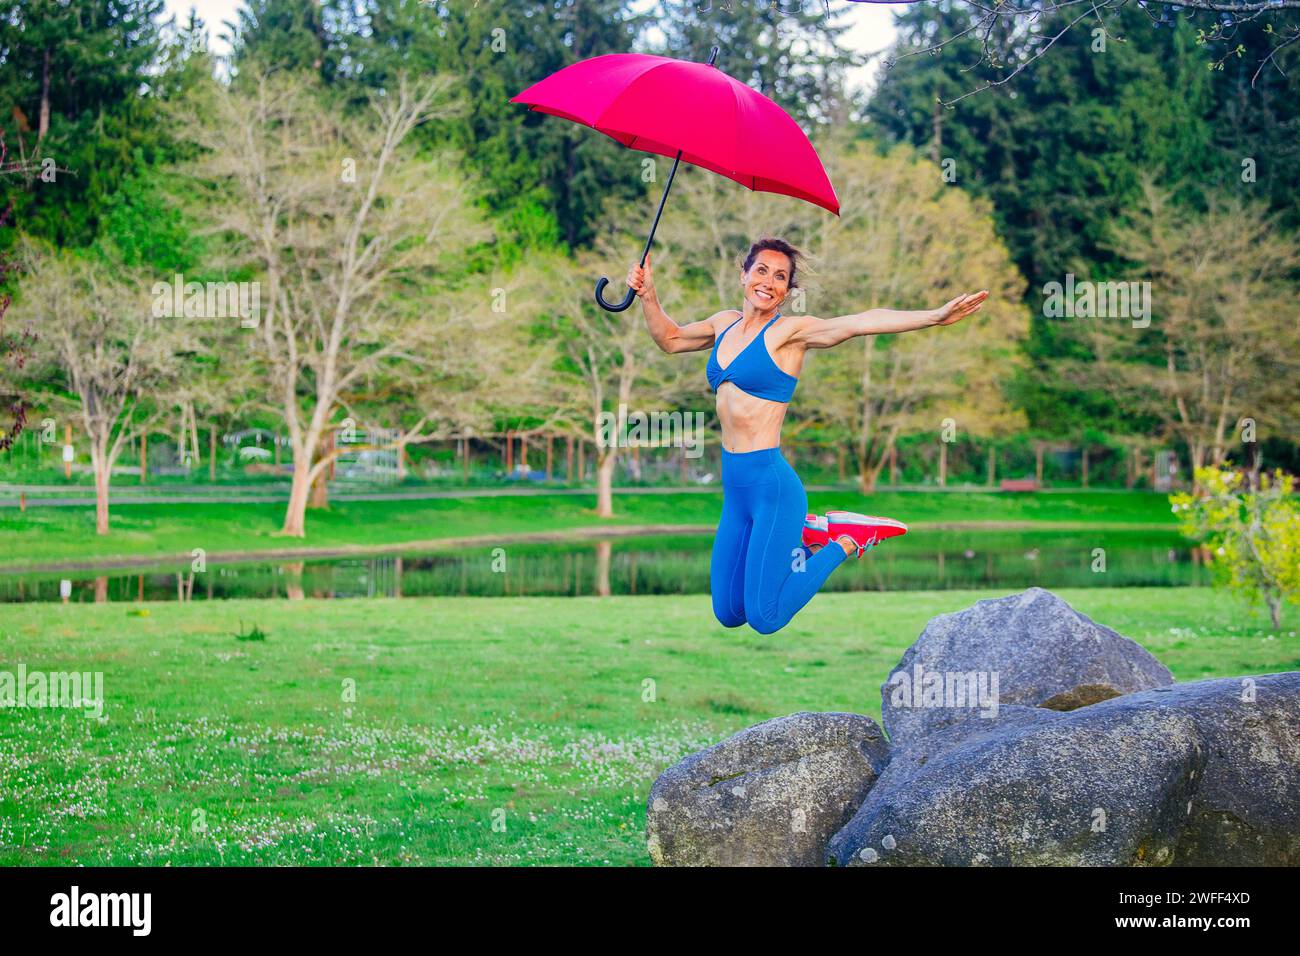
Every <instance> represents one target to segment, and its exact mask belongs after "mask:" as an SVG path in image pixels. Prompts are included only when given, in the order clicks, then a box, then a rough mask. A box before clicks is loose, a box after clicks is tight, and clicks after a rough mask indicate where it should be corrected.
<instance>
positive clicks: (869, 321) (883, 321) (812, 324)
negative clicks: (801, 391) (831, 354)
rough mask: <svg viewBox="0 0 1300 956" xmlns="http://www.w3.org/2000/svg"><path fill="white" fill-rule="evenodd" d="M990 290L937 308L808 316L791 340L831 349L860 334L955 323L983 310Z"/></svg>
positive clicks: (908, 330)
mask: <svg viewBox="0 0 1300 956" xmlns="http://www.w3.org/2000/svg"><path fill="white" fill-rule="evenodd" d="M988 297H989V293H988V290H987V289H985V290H983V291H982V292H972V293H969V294H967V295H959V296H957V298H955V299H953V300H952V301H951V302H948V303H946V304H944V305H941V306H940V307H939V308H937V309H923V310H920V311H915V312H900V311H897V310H894V309H868V310H867V311H866V312H855V313H853V314H852V315H841V316H839V317H838V318H834V319H818V318H815V317H813V316H806V317H805V318H804V320H803V327H802V328H800V330H799V331H798V332H796V333H795V334H794V335H792V336H791V337H790V338H791V341H795V342H803V343H804V344H805V345H806V346H807V347H808V348H810V349H829V348H832V347H834V346H836V345H839V344H840V343H841V342H846V341H848V340H849V339H851V338H853V337H854V336H858V335H885V334H888V333H896V332H913V331H915V330H916V329H928V328H932V327H933V326H936V325H952V324H953V323H954V322H960V321H961V320H962V319H964V318H966V316H968V315H973V314H974V313H976V312H978V311H979V308H980V306H981V305H983V304H984V300H985V299H987V298H988Z"/></svg>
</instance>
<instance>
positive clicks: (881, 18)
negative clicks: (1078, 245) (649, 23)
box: [164, 0, 902, 85]
mask: <svg viewBox="0 0 1300 956" xmlns="http://www.w3.org/2000/svg"><path fill="white" fill-rule="evenodd" d="M635 2H636V5H637V6H638V7H640V6H645V5H648V4H650V3H652V2H653V0H635ZM810 2H811V3H815V4H819V5H820V4H822V3H824V2H826V0H810ZM829 2H830V4H831V7H832V9H834V10H840V9H845V10H847V11H848V18H847V19H846V20H844V21H841V22H848V23H850V24H852V26H851V27H850V29H849V31H848V32H847V33H845V34H844V37H845V40H846V45H847V46H849V47H851V48H852V49H854V50H860V51H863V52H868V53H875V52H877V51H878V50H883V49H884V48H885V47H887V46H888V45H889V43H890V41H891V40H892V39H893V37H894V25H893V22H894V15H893V11H894V9H895V8H896V7H897V8H899V9H901V6H902V5H901V4H900V5H888V4H879V3H850V2H849V0H829ZM164 5H165V6H166V8H167V12H168V13H169V14H171V13H174V14H176V15H177V20H178V21H184V20H186V19H187V18H188V17H189V11H190V8H191V7H193V8H194V9H195V10H197V11H198V14H199V17H200V18H201V19H202V20H203V21H204V22H205V23H206V24H207V25H208V32H209V34H210V35H211V36H212V41H211V42H212V46H213V48H214V52H217V53H224V52H226V50H225V49H224V45H223V44H222V43H221V41H220V40H219V39H217V36H216V35H217V34H219V33H224V32H225V31H224V29H223V28H222V26H221V22H222V21H223V20H234V19H235V10H236V8H238V7H241V6H243V3H242V0H165V4H164ZM878 64H879V59H877V60H876V61H875V62H874V63H873V64H872V66H870V67H868V68H866V69H865V70H861V71H859V72H858V74H857V75H856V76H855V77H854V78H853V82H854V83H855V84H856V85H866V84H868V83H869V82H870V80H871V74H872V73H873V72H874V70H875V69H876V66H877V65H878Z"/></svg>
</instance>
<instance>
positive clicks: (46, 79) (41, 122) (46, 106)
mask: <svg viewBox="0 0 1300 956" xmlns="http://www.w3.org/2000/svg"><path fill="white" fill-rule="evenodd" d="M49 131H50V51H49V50H45V58H44V61H43V63H42V64H41V114H40V117H39V118H38V120H37V128H36V142H38V143H39V142H40V141H41V140H43V139H45V134H46V133H48V132H49Z"/></svg>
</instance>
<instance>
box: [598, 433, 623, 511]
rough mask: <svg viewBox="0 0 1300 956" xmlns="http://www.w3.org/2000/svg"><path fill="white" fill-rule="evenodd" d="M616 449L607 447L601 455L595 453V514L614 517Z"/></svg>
mask: <svg viewBox="0 0 1300 956" xmlns="http://www.w3.org/2000/svg"><path fill="white" fill-rule="evenodd" d="M617 457H618V454H617V449H615V448H607V449H605V453H604V455H603V456H602V455H601V453H600V452H597V453H596V516H597V517H598V518H612V517H614V464H615V461H616V460H617Z"/></svg>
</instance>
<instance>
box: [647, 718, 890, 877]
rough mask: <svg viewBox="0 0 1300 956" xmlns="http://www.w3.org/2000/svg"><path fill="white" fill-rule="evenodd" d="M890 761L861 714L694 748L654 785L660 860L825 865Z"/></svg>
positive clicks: (791, 723) (652, 807)
mask: <svg viewBox="0 0 1300 956" xmlns="http://www.w3.org/2000/svg"><path fill="white" fill-rule="evenodd" d="M888 759H889V745H888V744H887V743H886V742H885V739H884V734H883V733H882V732H881V730H880V727H879V725H877V724H876V722H875V721H874V720H872V719H871V718H870V717H864V716H862V715H860V714H842V713H799V714H794V715H792V716H789V717H778V718H775V719H773V720H768V721H764V722H763V723H761V724H758V725H756V726H754V727H750V728H748V729H746V730H742V731H741V732H740V733H738V734H736V735H735V736H733V737H729V738H728V739H726V740H724V741H722V742H721V743H719V744H716V745H714V746H712V747H709V748H708V749H707V750H703V751H700V752H699V753H696V754H692V755H691V756H690V757H687V758H686V759H685V760H683V761H681V762H680V763H678V764H676V765H675V766H673V767H670V768H669V769H668V770H666V771H664V773H663V774H661V775H660V777H659V779H658V780H656V781H655V784H654V786H653V787H652V788H651V790H650V797H649V800H648V802H647V809H646V836H647V843H648V846H649V850H650V856H651V858H652V859H653V860H654V862H655V863H656V864H658V865H666V866H821V865H822V864H823V862H824V859H825V847H826V842H827V840H829V839H830V837H831V835H832V834H833V833H835V832H836V831H837V830H839V829H840V828H841V827H843V826H844V824H845V823H847V822H848V821H849V818H850V817H852V816H853V812H854V810H856V809H857V807H858V805H859V804H860V803H861V802H862V800H863V799H864V798H865V797H866V795H867V793H868V792H869V791H870V789H871V787H872V784H874V783H875V782H876V779H877V778H878V777H879V775H880V772H881V770H882V769H883V768H884V766H885V764H886V763H887V762H888Z"/></svg>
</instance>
